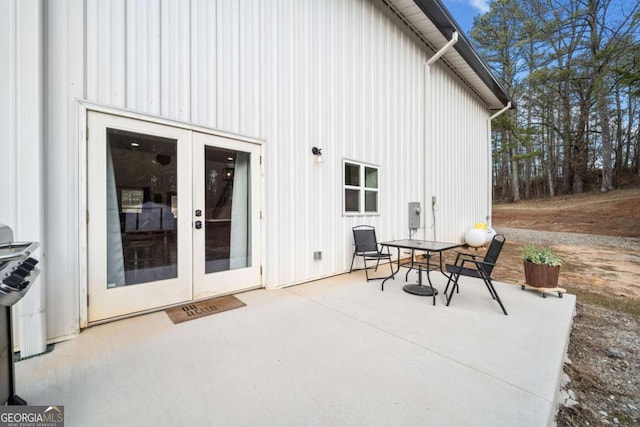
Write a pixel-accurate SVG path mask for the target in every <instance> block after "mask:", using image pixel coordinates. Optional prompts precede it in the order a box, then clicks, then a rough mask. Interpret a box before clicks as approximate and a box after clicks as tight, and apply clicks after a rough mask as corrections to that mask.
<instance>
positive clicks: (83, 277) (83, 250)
mask: <svg viewBox="0 0 640 427" xmlns="http://www.w3.org/2000/svg"><path fill="white" fill-rule="evenodd" d="M89 111H93V112H98V113H105V114H110V115H114V116H122V117H125V118H130V119H135V120H141V121H147V122H150V123H154V124H160V125H165V126H173V127H176V128H181V129H186V130H190V131H194V132H199V133H204V134H209V135H213V136H220V137H223V138H228V139H234V140H237V141H241V142H247V143H252V144H256V145H258V146H259V147H260V178H259V182H260V190H259V191H260V194H262V195H264V172H263V167H262V164H263V162H262V156H263V155H264V153H263V145H264V141H263V140H261V139H259V138H255V137H250V136H245V135H238V134H234V133H231V132H224V131H220V130H216V129H211V128H207V127H204V126H198V125H194V124H191V123H186V122H180V121H176V120H171V119H167V118H164V117H159V116H152V115H148V114H144V113H139V112H135V111H131V110H125V109H121V108H114V107H109V106H105V105H101V104H96V103H93V102H90V101H86V100H79V101H78V140H77V144H78V146H77V149H78V171H77V176H78V191H79V194H78V218H85V221H80V222H79V224H78V230H77V231H78V234H77V235H78V242H77V245H78V254H79V258H80V259H79V263H78V277H79V299H78V304H79V313H80V319H79V320H80V327H81V328H85V327H87V326H89V322H88V295H89V294H88V272H89V252H88V224H87V219H88V218H87V217H88V214H87V212H88V208H87V207H88V200H87V191H88V181H87V179H88V176H87V175H88V173H87V160H88V158H87V138H88V127H87V126H88V114H89ZM258 208H259V212H260V226H259V230H260V265H261V271H262V274H261V275H260V287H264V285H265V284H264V277H265V272H264V267H263V266H264V260H265V254H264V247H265V243H264V242H265V239H264V228H265V227H264V215H262V212H263V209H264V197H260V206H259V207H258ZM150 311H154V310H150ZM96 323H100V322H96Z"/></svg>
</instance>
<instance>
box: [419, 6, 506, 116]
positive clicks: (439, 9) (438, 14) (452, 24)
mask: <svg viewBox="0 0 640 427" xmlns="http://www.w3.org/2000/svg"><path fill="white" fill-rule="evenodd" d="M413 2H414V3H415V4H416V6H418V7H419V8H420V10H422V12H423V13H424V14H425V15H426V16H427V18H429V20H430V21H431V22H433V24H434V25H435V26H436V27H437V28H438V30H440V32H441V33H442V35H443V36H445V38H446V39H447V40H450V39H451V37H452V35H453V32H454V31H457V32H458V35H459V38H458V42H457V43H456V44H455V45H454V46H453V47H454V49H455V50H456V51H457V52H458V53H459V54H460V56H462V58H463V59H464V60H465V61H466V62H467V64H469V66H470V67H471V69H472V70H473V71H474V72H475V73H476V74H477V75H478V77H480V79H481V80H482V81H483V82H484V84H486V85H487V87H488V88H489V89H490V90H491V91H492V92H493V94H494V95H495V96H496V97H497V98H498V99H499V100H500V101H501V102H502V103H503V104H504V105H505V106H506V105H507V104H508V103H509V102H511V106H512V107H511V108H513V109H515V108H516V104H515V102H514V101H513V100H512V99H511V97H510V96H509V94H508V93H507V91H506V90H505V89H504V88H503V87H502V85H501V84H500V82H498V80H497V79H496V77H495V76H494V75H493V73H492V72H491V70H489V67H488V65H487V64H486V63H485V62H484V60H483V59H482V58H481V57H480V55H479V54H478V52H477V51H476V49H475V48H474V47H473V45H472V44H471V42H470V41H469V38H468V37H467V35H466V34H465V32H464V31H462V29H461V28H460V26H459V25H458V23H457V22H456V21H455V19H453V17H452V16H451V14H449V11H448V10H447V9H446V7H445V6H444V4H442V2H441V1H440V0H413Z"/></svg>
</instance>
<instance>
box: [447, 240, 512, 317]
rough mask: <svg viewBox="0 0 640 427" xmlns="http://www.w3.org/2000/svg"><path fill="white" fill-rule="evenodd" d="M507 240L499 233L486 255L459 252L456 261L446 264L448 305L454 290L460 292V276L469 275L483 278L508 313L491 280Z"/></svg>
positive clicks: (495, 298) (505, 312) (501, 306)
mask: <svg viewBox="0 0 640 427" xmlns="http://www.w3.org/2000/svg"><path fill="white" fill-rule="evenodd" d="M505 240H506V239H505V237H504V236H503V235H502V234H497V235H495V236H494V237H493V240H492V241H491V244H490V245H489V249H488V250H487V253H486V254H485V256H480V255H475V254H469V253H458V255H457V256H456V261H455V263H454V264H447V265H446V266H445V267H446V270H447V273H449V280H448V281H447V286H446V287H445V289H444V294H445V296H446V297H447V305H449V303H451V299H452V298H453V292H454V291H456V292H459V288H458V280H459V279H460V276H467V277H473V278H476V279H482V281H483V282H484V284H485V286H486V287H487V289H488V290H489V293H490V294H491V297H492V298H493V299H494V300H496V301H498V304H500V308H502V312H503V313H504V314H505V315H507V310H505V308H504V305H502V301H500V297H499V296H498V292H496V288H495V287H494V286H493V283H492V282H491V272H492V271H493V267H495V265H496V262H497V261H498V256H499V255H500V251H502V247H503V246H504V242H505ZM449 285H452V286H451V291H450V292H449V295H447V289H449Z"/></svg>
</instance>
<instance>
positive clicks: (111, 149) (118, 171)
mask: <svg viewBox="0 0 640 427" xmlns="http://www.w3.org/2000/svg"><path fill="white" fill-rule="evenodd" d="M176 150H177V141H176V140H173V139H167V138H160V137H156V136H151V135H144V134H139V133H133V132H126V131H122V130H117V129H107V153H106V158H107V189H106V190H107V287H108V288H114V287H118V286H125V285H134V284H139V283H146V282H154V281H158V280H163V279H172V278H176V277H178V268H177V254H178V248H177V235H178V230H177V227H176V223H177V215H178V210H177V203H178V202H177V200H178V194H177V161H176V160H177V159H176V155H177V152H176Z"/></svg>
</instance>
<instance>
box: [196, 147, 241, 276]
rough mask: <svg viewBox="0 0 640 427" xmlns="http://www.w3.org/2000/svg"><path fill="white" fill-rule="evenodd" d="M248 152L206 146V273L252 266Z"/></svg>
mask: <svg viewBox="0 0 640 427" xmlns="http://www.w3.org/2000/svg"><path fill="white" fill-rule="evenodd" d="M249 162H250V157H249V153H244V152H240V151H231V150H223V149H220V148H213V147H208V146H207V147H205V159H204V177H203V178H204V182H205V185H204V191H205V198H204V199H205V215H204V217H205V227H204V231H205V261H206V262H205V272H206V273H213V272H216V271H225V270H235V269H238V268H246V267H250V266H251V258H250V256H249V254H250V253H251V244H250V242H251V236H250V227H249V220H250V216H251V215H250V212H251V204H250V198H249V194H250V193H251V189H250V188H249V184H250V179H249V178H250V171H249V169H250V168H249Z"/></svg>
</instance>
